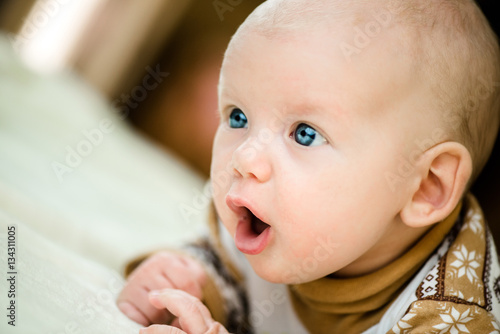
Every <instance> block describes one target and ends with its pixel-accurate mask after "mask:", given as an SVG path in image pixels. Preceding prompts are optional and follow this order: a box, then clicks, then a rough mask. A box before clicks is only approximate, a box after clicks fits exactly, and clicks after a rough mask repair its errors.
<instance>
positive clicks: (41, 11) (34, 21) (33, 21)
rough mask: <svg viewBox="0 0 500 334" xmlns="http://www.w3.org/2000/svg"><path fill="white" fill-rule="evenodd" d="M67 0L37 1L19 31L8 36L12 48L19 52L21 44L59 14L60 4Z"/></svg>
mask: <svg viewBox="0 0 500 334" xmlns="http://www.w3.org/2000/svg"><path fill="white" fill-rule="evenodd" d="M69 1H71V0H45V1H37V2H36V3H35V6H34V8H33V10H32V11H31V13H30V14H29V15H28V17H27V18H26V19H25V20H24V22H23V23H24V24H23V26H22V28H21V31H20V32H19V33H18V34H17V35H11V36H9V39H10V42H11V44H12V47H13V48H14V50H15V51H16V52H18V53H19V51H20V50H21V48H22V47H23V45H25V44H26V43H28V42H29V41H30V40H32V39H33V38H35V36H36V35H37V34H38V32H39V31H40V30H41V29H44V28H45V27H46V26H47V24H48V23H49V22H50V20H51V19H53V18H55V17H56V16H57V15H58V14H59V12H60V10H61V6H63V5H65V4H67V3H68V2H69Z"/></svg>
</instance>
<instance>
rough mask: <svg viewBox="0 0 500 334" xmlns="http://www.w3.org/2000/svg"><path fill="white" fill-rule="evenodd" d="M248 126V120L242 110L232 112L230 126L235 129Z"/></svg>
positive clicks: (236, 109)
mask: <svg viewBox="0 0 500 334" xmlns="http://www.w3.org/2000/svg"><path fill="white" fill-rule="evenodd" d="M247 124H248V119H247V117H246V116H245V114H244V113H243V111H241V109H238V108H235V109H233V111H231V115H229V126H230V127H232V128H234V129H241V128H246V127H247Z"/></svg>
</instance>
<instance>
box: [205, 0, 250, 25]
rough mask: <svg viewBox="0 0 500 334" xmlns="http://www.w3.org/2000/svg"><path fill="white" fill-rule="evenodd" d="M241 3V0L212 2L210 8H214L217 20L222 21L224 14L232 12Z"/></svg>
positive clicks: (217, 0)
mask: <svg viewBox="0 0 500 334" xmlns="http://www.w3.org/2000/svg"><path fill="white" fill-rule="evenodd" d="M242 2H243V0H214V1H213V2H212V6H214V9H215V12H216V13H217V16H218V17H219V19H220V20H221V21H224V15H225V14H226V12H232V11H233V10H234V9H235V8H236V6H239V5H240V4H241V3H242Z"/></svg>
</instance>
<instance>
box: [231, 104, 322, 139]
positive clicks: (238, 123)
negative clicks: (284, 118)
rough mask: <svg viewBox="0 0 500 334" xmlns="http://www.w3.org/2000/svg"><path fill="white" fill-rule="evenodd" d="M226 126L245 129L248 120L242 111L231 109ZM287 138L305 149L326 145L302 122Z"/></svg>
mask: <svg viewBox="0 0 500 334" xmlns="http://www.w3.org/2000/svg"><path fill="white" fill-rule="evenodd" d="M228 125H229V127H230V128H232V129H241V128H247V127H248V118H247V116H246V115H245V113H244V112H243V110H241V109H240V108H233V109H232V110H231V113H230V114H229V116H228ZM299 130H300V131H299ZM289 137H290V138H292V139H294V140H295V142H296V143H297V144H299V145H302V146H306V147H314V146H320V145H323V144H326V143H328V141H327V140H326V139H325V137H324V136H323V135H322V134H321V133H320V132H319V131H318V130H316V129H315V128H314V127H313V126H311V125H309V124H307V123H303V122H300V123H297V125H296V126H295V127H294V129H293V131H292V132H291V133H290V136H289Z"/></svg>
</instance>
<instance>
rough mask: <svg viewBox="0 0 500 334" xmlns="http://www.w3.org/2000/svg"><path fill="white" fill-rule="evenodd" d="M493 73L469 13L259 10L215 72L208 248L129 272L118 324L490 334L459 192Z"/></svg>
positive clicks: (478, 147) (465, 5) (495, 55)
mask: <svg viewBox="0 0 500 334" xmlns="http://www.w3.org/2000/svg"><path fill="white" fill-rule="evenodd" d="M499 62H500V52H499V47H498V42H497V39H496V37H495V35H494V33H493V32H492V31H491V29H490V27H489V25H488V23H487V21H486V19H485V18H484V16H483V15H482V14H481V12H480V10H479V8H478V7H477V6H476V5H475V3H474V2H473V1H470V0H364V1H363V0H352V1H344V0H315V1H311V0H268V1H266V2H265V3H264V4H262V5H261V6H260V7H259V8H257V9H256V10H255V11H254V13H252V14H251V15H250V17H249V18H248V19H247V20H246V21H245V22H244V23H243V25H242V26H241V27H240V28H239V30H238V31H237V33H236V34H235V36H234V37H233V39H232V41H231V43H230V44H229V47H228V49H227V51H226V54H225V57H224V62H223V65H222V69H221V75H220V83H219V111H220V117H221V123H220V126H219V129H218V132H217V135H216V138H215V142H214V149H213V161H212V171H211V182H212V190H213V203H214V207H215V212H214V217H213V219H212V221H211V230H212V236H211V238H210V241H200V242H198V243H197V244H193V245H190V246H188V247H186V249H184V250H181V251H178V252H160V253H158V254H155V255H153V256H150V257H149V258H148V259H147V260H145V261H143V262H142V263H141V264H140V265H139V266H138V267H137V268H136V269H135V270H134V271H133V272H132V274H131V275H130V277H129V279H128V282H127V285H126V287H125V288H124V290H123V292H122V293H121V295H120V297H119V299H118V305H119V307H120V309H121V310H122V311H123V312H124V313H125V314H126V315H128V316H129V317H130V318H131V319H133V320H135V321H137V322H139V323H141V324H143V325H150V324H165V323H169V324H170V326H167V325H152V326H150V327H148V328H146V329H143V330H141V333H192V334H201V333H227V331H230V332H236V333H273V334H279V333H342V334H349V333H500V326H499V321H500V266H499V263H498V257H497V253H496V250H495V248H494V243H493V241H492V239H491V236H490V234H489V232H488V228H487V226H486V224H485V221H484V217H483V215H482V212H481V209H480V207H479V205H478V204H477V202H476V200H475V198H474V197H473V196H472V195H471V194H469V193H468V189H469V187H470V185H471V183H472V182H473V181H474V179H475V178H476V177H477V176H478V174H479V172H480V171H481V169H482V168H483V166H484V165H485V163H486V161H487V159H488V157H489V155H490V153H491V150H492V147H493V143H494V141H495V138H496V135H497V131H498V127H499V111H500V63H499ZM219 224H220V226H223V227H224V228H219ZM200 300H202V301H203V303H202V302H201V301H200ZM214 319H215V320H214Z"/></svg>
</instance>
